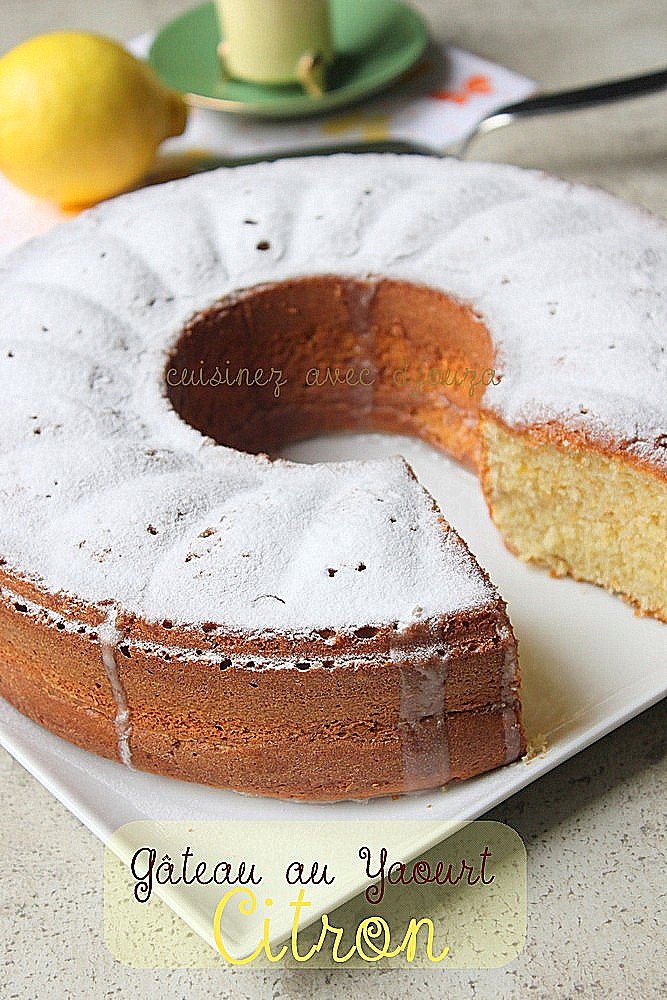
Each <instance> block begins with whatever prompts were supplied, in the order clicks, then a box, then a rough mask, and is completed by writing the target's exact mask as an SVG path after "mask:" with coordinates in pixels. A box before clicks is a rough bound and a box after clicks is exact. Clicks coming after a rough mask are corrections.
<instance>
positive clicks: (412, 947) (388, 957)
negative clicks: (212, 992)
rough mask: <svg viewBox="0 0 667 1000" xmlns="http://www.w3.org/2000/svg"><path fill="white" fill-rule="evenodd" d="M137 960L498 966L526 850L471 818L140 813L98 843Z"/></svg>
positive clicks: (112, 917)
mask: <svg viewBox="0 0 667 1000" xmlns="http://www.w3.org/2000/svg"><path fill="white" fill-rule="evenodd" d="M104 932H105V939H106V942H107V945H108V947H109V949H110V951H111V952H112V954H113V955H114V956H115V957H116V958H117V959H118V960H119V961H121V962H123V963H125V964H127V965H130V966H133V967H135V968H211V967H215V966H217V965H221V964H231V965H234V966H238V967H241V968H243V967H245V968H267V967H269V966H276V965H280V966H283V967H288V968H306V969H307V968H348V969H349V968H366V969H374V968H442V969H448V968H449V969H463V968H465V969H480V968H495V967H498V966H502V965H505V964H506V963H508V962H511V961H512V960H513V959H514V958H516V956H517V955H518V954H519V953H520V951H521V950H522V948H523V945H524V941H525V935H526V854H525V849H524V845H523V842H522V840H521V838H520V837H519V835H518V834H517V833H516V831H514V830H512V829H511V828H510V827H508V826H505V825H504V824H502V823H495V822H491V821H479V822H475V823H470V824H467V825H466V826H463V827H461V825H460V824H458V825H454V824H445V823H442V822H435V821H427V822H423V821H420V822H411V821H392V822H387V821H369V822H359V821H354V822H344V821H341V822H326V823H317V822H311V821H308V822H295V821H285V822H279V821H270V822H264V823H262V822H247V821H236V820H229V821H220V822H210V821H207V822H196V823H195V822H193V823H183V822H152V821H151V822H149V821H146V822H137V823H130V824H127V825H126V826H123V827H121V828H120V829H119V830H117V831H116V832H115V834H114V835H113V837H112V838H111V840H110V841H109V843H108V845H107V847H106V849H105V857H104Z"/></svg>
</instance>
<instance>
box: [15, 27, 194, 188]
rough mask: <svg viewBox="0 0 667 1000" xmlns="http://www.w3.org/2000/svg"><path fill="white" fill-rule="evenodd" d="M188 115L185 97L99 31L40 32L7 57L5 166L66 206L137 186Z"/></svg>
mask: <svg viewBox="0 0 667 1000" xmlns="http://www.w3.org/2000/svg"><path fill="white" fill-rule="evenodd" d="M186 118H187V109H186V106H185V102H184V101H183V98H182V97H181V95H180V94H176V93H175V92H174V91H171V90H168V89H167V88H166V87H165V86H163V84H162V83H161V82H160V81H159V79H158V78H157V76H156V75H155V74H154V73H153V71H152V70H151V69H150V68H149V67H148V66H146V65H145V64H144V63H142V62H140V61H139V60H138V59H135V58H134V57H133V56H131V55H130V53H129V52H127V51H126V50H125V49H123V48H122V47H121V46H120V45H117V44H116V43H115V42H113V41H111V40H109V39H106V38H101V37H99V36H98V35H91V34H87V33H84V32H76V31H57V32H53V33H51V34H48V35H39V36H38V37H37V38H32V39H30V40H29V41H27V42H24V43H23V44H22V45H19V46H17V48H15V49H12V51H11V52H8V53H7V55H5V56H3V57H2V59H0V170H2V171H3V173H5V174H6V175H7V177H8V178H9V179H10V180H11V181H12V182H13V183H14V184H16V185H17V186H18V187H21V188H23V189H24V190H26V191H29V192H30V193H31V194H34V195H37V196H38V197H41V198H48V199H49V200H50V201H55V202H57V203H58V204H60V205H63V206H80V205H89V204H92V203H94V202H96V201H100V200H102V199H103V198H109V197H111V196H112V195H115V194H118V193H119V192H121V191H124V190H126V189H127V188H129V187H131V186H132V185H134V184H136V182H137V181H138V180H140V179H141V177H142V176H143V175H144V174H145V173H146V171H147V170H148V168H149V167H150V165H151V163H152V161H153V159H154V157H155V151H156V149H157V147H158V146H159V145H160V143H161V142H162V141H163V140H164V139H166V138H167V137H168V136H172V135H180V134H181V132H183V130H184V128H185V123H186Z"/></svg>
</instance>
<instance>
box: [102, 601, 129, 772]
mask: <svg viewBox="0 0 667 1000" xmlns="http://www.w3.org/2000/svg"><path fill="white" fill-rule="evenodd" d="M97 637H98V639H99V643H100V651H101V654H102V665H103V667H104V672H105V673H106V675H107V678H108V680H109V687H110V688H111V694H112V697H113V700H114V702H115V705H116V715H115V718H114V728H115V730H116V739H117V742H118V757H119V759H120V761H121V762H122V763H123V764H125V766H126V767H129V768H130V769H132V749H131V746H130V737H131V735H132V723H131V721H130V710H129V708H128V705H127V697H126V695H125V688H124V687H123V682H122V680H121V677H120V671H119V669H118V663H117V661H116V655H117V653H116V650H117V649H118V645H119V643H120V642H121V640H122V638H123V636H122V633H121V632H119V631H118V629H117V628H116V612H115V611H114V612H112V614H111V615H110V616H109V617H108V618H107V620H106V621H105V622H104V624H103V625H101V626H100V628H99V629H98V632H97Z"/></svg>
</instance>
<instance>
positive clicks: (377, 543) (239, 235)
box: [0, 156, 667, 715]
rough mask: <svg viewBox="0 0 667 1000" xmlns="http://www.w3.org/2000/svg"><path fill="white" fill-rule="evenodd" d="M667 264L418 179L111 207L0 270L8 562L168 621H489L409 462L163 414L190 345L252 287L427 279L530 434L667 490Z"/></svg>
mask: <svg viewBox="0 0 667 1000" xmlns="http://www.w3.org/2000/svg"><path fill="white" fill-rule="evenodd" d="M341 178H344V183H341ZM666 261H667V236H666V227H665V226H664V224H662V223H661V222H660V221H659V220H656V219H654V218H652V217H650V216H648V215H647V214H645V213H644V214H642V213H641V212H639V211H637V210H636V209H633V208H631V207H630V206H627V205H624V204H623V203H621V202H619V201H617V200H616V199H613V198H611V197H610V196H608V195H605V194H603V193H601V192H595V191H591V190H588V189H585V188H579V187H572V186H570V185H567V184H565V183H562V182H559V181H555V180H553V179H548V178H544V177H542V176H541V175H538V174H535V173H531V172H525V171H520V170H518V169H515V168H509V167H505V166H499V165H491V164H488V165H487V164H460V163H458V162H455V161H452V162H449V161H444V162H442V161H440V162H437V161H434V160H431V159H428V158H421V157H391V156H382V157H376V156H363V157H347V158H341V157H333V158H325V159H308V160H305V161H302V162H298V161H283V162H280V163H277V164H270V165H267V164H263V165H258V166H255V167H248V168H240V169H238V170H235V171H225V170H223V171H218V172H216V173H214V174H208V175H205V176H200V177H195V178H189V179H187V180H185V181H179V182H175V183H173V184H169V185H163V186H161V187H159V188H154V189H149V190H146V191H142V192H137V193H134V194H131V195H128V196H126V197H124V198H121V199H117V200H116V201H113V202H110V203H107V204H105V205H102V206H100V207H98V208H97V209H95V210H94V211H92V212H90V213H85V214H84V215H82V216H81V217H79V218H78V219H77V220H75V221H73V222H70V223H67V224H66V225H65V226H62V227H60V228H58V229H57V230H55V231H53V232H52V233H50V234H48V235H46V236H45V237H42V238H40V239H38V240H36V241H34V242H32V243H30V244H28V245H26V246H24V247H23V248H21V249H20V250H19V251H18V252H17V253H15V254H14V255H12V257H11V258H9V259H8V261H7V262H5V263H4V264H3V265H2V266H0V387H1V389H2V393H3V401H4V406H3V408H2V411H1V413H0V442H1V444H0V552H1V553H2V556H3V557H4V558H5V559H6V560H7V563H8V565H9V567H10V568H12V569H15V570H16V571H19V572H22V573H23V574H24V575H27V576H29V577H30V578H31V579H33V580H34V581H36V582H37V583H39V584H41V585H43V586H45V587H46V588H48V589H49V590H51V591H63V592H65V593H68V594H72V595H75V596H77V597H79V598H80V599H82V600H85V601H88V602H92V603H101V602H104V601H112V602H116V603H117V604H119V605H120V606H122V607H123V608H124V609H126V610H128V611H130V612H133V613H136V614H138V615H140V616H141V617H144V618H147V619H149V620H156V621H159V620H162V619H163V618H170V619H172V620H173V621H175V622H178V621H184V622H195V623H196V622H205V621H212V622H216V623H218V624H221V625H226V626H228V627H230V628H238V629H250V630H256V631H259V630H262V629H264V628H276V629H286V630H290V631H294V630H299V631H303V630H308V629H315V628H319V627H327V626H334V627H337V628H341V629H348V628H349V629H354V628H356V627H358V626H360V625H364V624H367V623H369V622H370V623H372V624H378V625H379V624H385V623H388V622H391V623H398V626H399V627H400V628H403V627H407V626H409V625H410V624H411V623H413V622H414V621H416V620H418V619H420V618H428V617H430V616H436V615H441V614H444V613H447V612H448V611H453V610H457V609H467V608H474V607H480V606H483V605H485V604H488V603H489V602H490V601H492V600H494V599H495V596H496V595H495V591H494V590H493V588H492V587H491V586H490V585H489V584H488V583H487V582H486V581H485V579H484V577H483V575H482V574H481V572H480V571H479V569H478V567H477V566H476V564H475V562H474V560H473V559H472V557H471V556H470V555H469V553H468V552H467V550H466V548H465V546H463V544H462V543H461V542H460V540H459V539H458V538H457V536H456V535H455V534H454V532H452V531H450V530H443V527H442V525H441V524H440V523H439V521H438V516H437V514H436V513H435V512H434V510H433V508H432V504H431V501H430V498H428V497H427V496H426V494H424V492H423V491H422V489H421V487H420V486H419V484H418V483H417V482H416V481H415V480H414V478H413V477H412V476H411V474H410V472H409V470H408V469H407V467H406V466H405V464H404V463H403V462H402V460H400V459H393V460H388V461H377V462H369V463H340V464H335V465H316V466H298V465H294V464H292V463H288V462H274V463H271V462H269V461H268V460H266V459H265V458H261V457H254V456H248V455H242V454H239V453H236V452H233V451H231V450H230V449H227V448H223V447H220V446H217V445H214V443H213V442H212V441H210V440H209V439H206V438H204V437H203V436H202V435H201V434H199V432H197V431H195V430H194V429H192V428H191V427H188V426H187V425H186V424H185V423H184V422H183V421H182V420H181V419H180V418H179V417H178V416H177V415H176V414H175V413H174V411H173V410H172V409H171V406H170V404H169V403H168V401H167V399H166V396H165V392H164V379H163V370H164V364H165V360H166V357H167V355H168V352H169V350H170V348H171V347H172V346H173V344H174V343H175V341H176V340H177V338H178V336H179V333H180V331H181V329H182V327H183V324H184V323H185V322H186V321H187V319H188V318H189V317H191V316H192V315H193V314H194V313H195V312H197V311H199V310H202V309H206V308H207V307H208V306H209V305H211V304H213V302H214V301H216V300H217V299H219V298H220V297H221V296H225V295H229V294H232V293H233V292H235V291H237V290H238V289H241V288H246V287H249V286H252V285H257V284H261V283H265V282H272V281H281V280H285V279H288V278H294V277H299V276H303V275H308V274H340V275H350V276H355V277H366V276H369V275H380V276H383V275H384V276H387V277H390V278H400V279H404V280H409V281H415V282H417V283H419V284H423V285H429V286H431V287H433V288H436V289H442V290H444V291H446V292H447V293H449V294H451V295H454V296H456V297H458V298H460V299H462V300H465V301H469V302H471V303H472V304H473V305H474V307H475V308H476V309H477V310H478V311H479V313H480V314H481V315H482V316H483V318H484V320H485V322H486V323H487V325H488V326H489V328H490V330H491V331H492V333H493V336H494V341H495V343H496V348H497V359H496V369H497V370H498V371H499V372H501V373H502V375H503V378H502V381H501V382H500V384H499V385H498V386H492V387H490V388H489V390H488V392H487V397H488V398H486V399H485V404H486V405H487V406H488V407H489V408H491V409H493V410H494V411H495V412H497V413H498V414H499V415H500V416H502V417H503V418H504V419H505V420H506V421H508V422H509V423H510V424H526V423H527V424H530V423H534V422H535V421H543V420H551V419H565V420H566V421H567V422H568V424H570V425H573V426H574V425H576V426H582V427H583V428H584V429H585V430H586V432H587V433H588V434H589V435H591V436H593V437H596V436H597V437H599V438H600V439H601V440H605V441H607V440H609V439H612V440H615V441H619V442H623V443H624V446H625V447H626V448H627V450H628V451H629V452H630V453H632V454H635V455H637V456H638V457H643V458H648V459H650V460H651V461H653V462H655V464H656V465H660V466H662V467H664V468H667V448H665V447H660V446H659V442H660V441H665V440H667V419H666V410H667V398H666V396H665V393H664V386H665V384H667V349H666V344H665V330H667V313H666V306H665V298H664V280H665V273H666V268H665V263H666ZM362 566H363V569H361V568H360V567H362ZM107 659H108V660H109V666H110V665H111V660H110V659H109V657H107ZM106 665H107V664H106V662H105V666H106ZM110 680H111V677H110ZM122 712H123V709H122V708H121V709H120V710H119V714H120V715H122Z"/></svg>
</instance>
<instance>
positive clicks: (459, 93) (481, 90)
mask: <svg viewBox="0 0 667 1000" xmlns="http://www.w3.org/2000/svg"><path fill="white" fill-rule="evenodd" d="M492 93H493V85H492V83H491V81H490V79H489V78H488V76H483V75H481V74H480V75H477V76H469V77H468V79H467V80H465V82H464V84H463V86H462V87H461V89H460V90H433V91H431V94H430V96H431V97H433V98H435V100H436V101H451V102H452V103H453V104H467V103H468V101H469V100H470V98H471V97H473V96H474V95H475V94H492Z"/></svg>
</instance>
